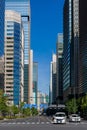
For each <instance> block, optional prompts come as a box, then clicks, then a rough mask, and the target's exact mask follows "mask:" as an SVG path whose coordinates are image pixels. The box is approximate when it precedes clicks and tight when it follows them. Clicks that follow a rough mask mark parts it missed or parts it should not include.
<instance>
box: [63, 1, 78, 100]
mask: <svg viewBox="0 0 87 130" xmlns="http://www.w3.org/2000/svg"><path fill="white" fill-rule="evenodd" d="M78 18H79V0H65V3H64V15H63V20H64V21H63V23H64V26H63V27H64V29H63V33H64V52H63V90H64V99H65V100H66V99H67V98H69V96H76V95H78V91H79V86H78V72H79V19H78Z"/></svg>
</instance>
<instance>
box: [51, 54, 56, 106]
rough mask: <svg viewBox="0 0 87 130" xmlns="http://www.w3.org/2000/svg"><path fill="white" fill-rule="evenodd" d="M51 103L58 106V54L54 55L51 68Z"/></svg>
mask: <svg viewBox="0 0 87 130" xmlns="http://www.w3.org/2000/svg"><path fill="white" fill-rule="evenodd" d="M49 92H50V93H49V103H50V104H56V54H53V55H52V62H51V66H50V90H49Z"/></svg>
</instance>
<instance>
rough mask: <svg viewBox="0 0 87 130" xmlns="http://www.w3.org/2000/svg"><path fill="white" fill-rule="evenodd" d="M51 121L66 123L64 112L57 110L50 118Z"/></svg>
mask: <svg viewBox="0 0 87 130" xmlns="http://www.w3.org/2000/svg"><path fill="white" fill-rule="evenodd" d="M52 121H53V123H63V124H64V123H66V114H65V113H64V112H57V113H56V114H55V115H54V116H53V119H52Z"/></svg>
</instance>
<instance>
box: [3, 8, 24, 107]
mask: <svg viewBox="0 0 87 130" xmlns="http://www.w3.org/2000/svg"><path fill="white" fill-rule="evenodd" d="M23 50H24V35H23V28H22V23H21V15H20V14H19V13H17V12H15V11H12V10H6V11H5V80H4V86H5V94H6V95H7V96H8V103H9V105H13V104H14V105H19V103H20V102H21V101H23V88H24V84H23V80H22V79H23V70H24V62H23V59H24V58H23V55H24V54H23V52H24V51H23Z"/></svg>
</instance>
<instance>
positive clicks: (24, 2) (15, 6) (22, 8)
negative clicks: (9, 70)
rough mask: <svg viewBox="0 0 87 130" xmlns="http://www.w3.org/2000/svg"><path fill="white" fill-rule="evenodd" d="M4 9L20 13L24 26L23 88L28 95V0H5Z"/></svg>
mask: <svg viewBox="0 0 87 130" xmlns="http://www.w3.org/2000/svg"><path fill="white" fill-rule="evenodd" d="M6 9H8V10H9V9H10V10H14V11H16V12H19V13H20V14H21V18H22V23H23V28H24V88H26V89H27V90H28V91H27V93H26V94H27V97H29V95H28V92H29V86H30V84H29V81H30V80H29V53H30V52H29V51H30V0H6ZM26 66H27V71H26Z"/></svg>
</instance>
